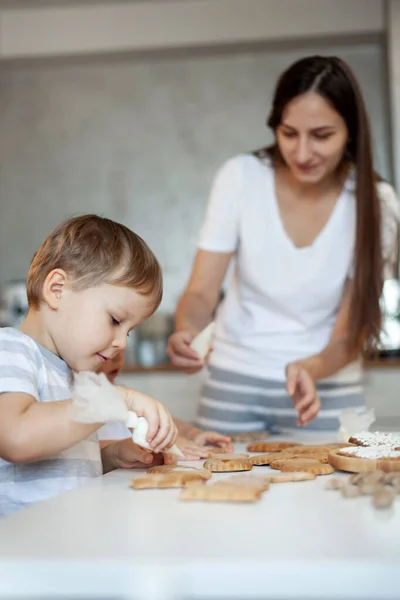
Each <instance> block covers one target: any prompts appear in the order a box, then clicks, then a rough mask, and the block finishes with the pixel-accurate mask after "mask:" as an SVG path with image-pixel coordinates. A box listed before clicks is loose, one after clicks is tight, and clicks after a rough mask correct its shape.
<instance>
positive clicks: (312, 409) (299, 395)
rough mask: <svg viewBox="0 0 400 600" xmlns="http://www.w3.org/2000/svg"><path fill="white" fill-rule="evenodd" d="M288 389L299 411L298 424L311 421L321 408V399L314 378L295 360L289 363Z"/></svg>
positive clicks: (287, 371) (287, 369) (287, 373)
mask: <svg viewBox="0 0 400 600" xmlns="http://www.w3.org/2000/svg"><path fill="white" fill-rule="evenodd" d="M286 391H287V393H288V394H289V396H291V397H292V399H293V403H294V405H295V407H296V410H297V412H298V413H299V418H298V421H297V425H307V424H308V423H311V421H313V419H315V417H316V416H317V414H318V412H319V410H320V408H321V401H320V399H319V397H318V394H317V389H316V387H315V383H314V380H313V379H312V377H311V375H310V374H309V373H308V371H307V370H306V369H305V368H304V367H303V366H302V365H301V364H300V363H297V362H293V363H289V364H288V365H287V367H286Z"/></svg>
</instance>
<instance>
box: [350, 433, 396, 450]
mask: <svg viewBox="0 0 400 600" xmlns="http://www.w3.org/2000/svg"><path fill="white" fill-rule="evenodd" d="M352 437H354V438H355V439H356V440H357V441H358V442H359V443H360V444H361V445H362V446H390V447H391V448H396V447H398V446H400V435H399V434H395V433H383V432H381V431H374V432H372V431H361V432H360V433H355V434H354V435H353V436H352Z"/></svg>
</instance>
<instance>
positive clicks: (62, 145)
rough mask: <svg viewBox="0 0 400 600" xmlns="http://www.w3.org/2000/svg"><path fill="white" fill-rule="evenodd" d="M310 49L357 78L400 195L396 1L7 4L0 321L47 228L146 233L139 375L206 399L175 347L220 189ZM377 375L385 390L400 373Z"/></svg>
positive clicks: (257, 142) (382, 161)
mask: <svg viewBox="0 0 400 600" xmlns="http://www.w3.org/2000/svg"><path fill="white" fill-rule="evenodd" d="M308 54H335V55H337V56H340V57H341V58H343V59H345V60H346V61H347V62H348V63H349V64H350V65H351V67H352V68H353V69H354V71H355V73H356V76H357V78H358V80H359V82H360V84H361V87H362V90H363V93H364V96H365V100H366V103H367V107H368V112H369V115H370V118H371V123H372V128H373V140H374V154H375V163H376V169H377V170H378V171H379V173H380V174H381V175H382V176H383V177H384V178H386V179H388V180H389V181H390V182H392V183H393V184H394V185H395V187H396V188H397V190H398V191H399V189H400V186H399V182H400V167H399V163H398V160H397V155H398V146H399V143H400V117H399V115H400V112H399V111H400V1H399V0H351V1H350V0H184V1H182V0H180V1H173V0H145V1H142V2H136V1H134V0H132V1H125V2H123V1H115V0H110V1H108V2H107V1H102V2H100V1H94V0H86V1H85V0H71V1H68V0H52V1H50V0H48V1H45V0H42V1H41V0H26V1H23V0H21V1H18V0H13V1H11V0H10V1H0V297H1V299H0V324H2V325H18V323H19V321H20V320H21V318H22V317H23V314H24V312H25V310H26V299H25V296H24V278H25V277H26V273H27V269H28V267H29V262H30V260H31V257H32V255H33V253H34V251H35V250H36V248H37V247H38V245H39V244H40V243H41V242H42V240H43V239H44V237H45V236H46V235H47V234H48V233H49V232H50V230H51V229H52V228H53V227H54V226H55V225H56V224H57V223H58V222H59V221H61V220H63V219H64V218H67V217H69V216H71V215H73V214H79V213H86V212H96V213H100V214H102V215H104V216H107V217H110V218H112V219H115V220H117V221H121V222H123V223H125V224H126V225H127V226H129V227H130V228H132V229H133V230H134V231H136V232H137V233H139V234H140V235H141V236H142V237H143V238H144V239H145V240H146V241H147V242H148V243H149V245H150V246H151V248H152V249H153V250H154V251H155V253H156V255H157V257H158V258H159V260H160V262H161V265H162V268H163V272H164V285H165V295H164V300H163V303H162V306H161V308H160V311H159V312H158V313H157V315H156V316H155V317H154V318H153V319H152V320H150V321H149V322H148V323H146V324H144V326H143V327H142V328H141V329H140V330H139V331H138V332H136V335H134V336H132V338H131V340H130V346H129V348H128V349H127V356H126V362H127V369H126V370H127V371H129V372H130V373H133V374H134V376H135V383H136V384H137V382H138V381H139V383H138V384H137V387H138V386H140V385H141V383H140V382H144V383H143V386H144V387H145V388H146V391H150V393H156V394H157V391H158V390H159V388H158V387H157V386H159V385H160V386H161V387H162V389H163V393H165V389H166V388H165V385H166V386H167V388H168V385H175V384H176V382H179V386H183V387H179V389H178V388H174V390H175V391H174V392H173V395H177V396H179V395H182V394H183V395H186V396H187V395H188V394H190V395H191V396H193V397H194V395H195V394H196V385H195V381H196V378H194V379H193V378H192V379H191V380H190V384H189V383H188V381H189V380H188V379H187V378H186V377H185V376H184V375H181V374H177V373H168V372H167V371H168V366H167V365H166V362H167V360H166V356H165V344H166V339H167V337H168V334H169V333H170V331H171V329H172V313H173V311H174V308H175V305H176V302H177V300H178V297H179V294H180V293H181V292H182V290H183V288H184V286H185V283H186V280H187V277H188V275H189V271H190V267H191V263H192V260H193V257H194V253H195V248H196V239H197V235H198V231H199V227H200V225H201V221H202V218H203V214H204V210H205V206H206V201H207V195H208V192H209V189H210V186H211V183H212V179H213V177H214V175H215V172H216V170H217V169H218V167H219V166H220V165H221V163H223V162H224V161H225V160H226V159H227V158H228V157H230V156H231V155H233V154H236V153H238V152H247V151H251V150H253V149H255V148H258V147H260V146H263V145H265V144H267V143H269V142H270V141H271V139H272V137H271V133H270V131H269V130H268V129H267V128H266V126H265V121H266V116H267V112H268V110H269V106H270V101H271V95H272V92H273V89H274V86H275V83H276V79H277V77H278V75H279V74H280V73H281V72H282V71H283V70H284V69H285V68H286V67H287V66H288V65H289V64H290V63H291V62H293V61H294V60H296V59H298V58H300V57H301V56H305V55H308ZM391 289H392V290H394V291H393V294H396V293H397V292H396V286H393V285H392V286H391ZM392 306H393V307H394V308H393V313H394V314H395V318H396V319H397V316H398V314H397V313H398V304H397V301H394V302H392ZM398 345H399V347H400V334H399V340H398ZM394 346H396V342H394ZM397 366H398V365H397ZM374 369H375V370H374V373H375V374H378V375H379V373H383V372H384V376H382V377H383V379H382V380H383V381H384V382H387V381H388V377H390V376H397V372H398V370H397V369H395V370H390V373H389V371H388V370H387V369H386V367H382V366H381V365H376V366H375V367H374ZM382 369H384V371H382ZM153 371H157V373H158V376H159V379H158V380H157V381H161V380H160V377H161V376H162V378H163V379H162V381H163V382H164V383H162V384H161V383H154V382H155V381H156V379H154V377H152V378H151V379H149V378H148V376H149V374H150V373H153ZM164 371H165V373H164V375H162V373H163V372H164ZM399 373H400V370H399ZM139 374H141V375H144V376H142V377H141V379H140V377H139ZM399 377H400V375H399ZM198 379H199V378H198ZM167 380H168V383H167V384H166V383H165V381H167ZM149 381H150V382H151V383H149ZM374 381H375V380H374ZM171 382H175V383H171ZM149 385H150V386H153V387H154V386H156V388H155V389H153V388H151V390H149V387H148V386H149ZM176 385H178V384H176ZM379 385H381V386H382V385H384V384H382V383H379ZM391 386H392V383H391V384H390V387H391ZM160 389H161V388H160ZM182 390H183V392H182ZM171 393H172V392H171ZM374 393H375V392H374ZM182 416H183V417H184V416H188V415H182Z"/></svg>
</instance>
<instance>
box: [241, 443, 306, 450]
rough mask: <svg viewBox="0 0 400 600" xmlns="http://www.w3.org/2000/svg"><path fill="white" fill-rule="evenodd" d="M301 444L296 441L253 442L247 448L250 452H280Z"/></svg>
mask: <svg viewBox="0 0 400 600" xmlns="http://www.w3.org/2000/svg"><path fill="white" fill-rule="evenodd" d="M298 445H299V444H297V443H294V442H253V443H252V444H249V445H248V446H247V448H246V450H248V452H280V451H281V450H286V448H292V447H293V446H298Z"/></svg>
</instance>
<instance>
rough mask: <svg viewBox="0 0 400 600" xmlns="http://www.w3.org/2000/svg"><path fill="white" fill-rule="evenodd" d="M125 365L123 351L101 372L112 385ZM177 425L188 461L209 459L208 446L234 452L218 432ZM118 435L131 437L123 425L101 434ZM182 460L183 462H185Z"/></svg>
mask: <svg viewBox="0 0 400 600" xmlns="http://www.w3.org/2000/svg"><path fill="white" fill-rule="evenodd" d="M123 364H124V353H123V351H122V350H121V351H120V352H118V354H116V355H115V357H114V358H113V359H112V360H109V361H108V362H107V363H105V364H104V365H102V366H101V367H100V369H99V371H101V372H103V373H105V375H107V378H108V379H109V381H110V382H111V383H115V379H116V378H117V377H118V375H119V373H120V372H121V369H122V367H123ZM174 421H175V425H176V427H177V428H178V437H177V439H176V442H175V443H176V445H177V446H178V448H179V449H180V450H181V451H182V452H183V454H184V455H185V459H186V460H199V459H200V458H207V456H208V453H209V448H207V446H218V447H220V448H221V449H223V450H225V451H227V452H232V451H233V446H232V441H231V439H230V437H228V436H226V435H222V434H220V433H217V432H216V431H202V430H201V429H198V428H197V427H193V426H192V425H189V423H185V421H181V420H180V419H174ZM115 433H117V435H118V437H126V436H127V435H129V431H128V429H127V428H126V427H123V426H122V424H121V426H120V424H119V423H118V424H116V426H114V424H110V425H105V426H104V428H103V429H102V430H101V431H100V432H99V436H100V439H101V438H102V437H104V439H105V437H109V436H110V435H111V437H114V436H115ZM170 459H171V456H169V455H166V456H165V461H166V462H169V461H170ZM185 459H182V460H185Z"/></svg>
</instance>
